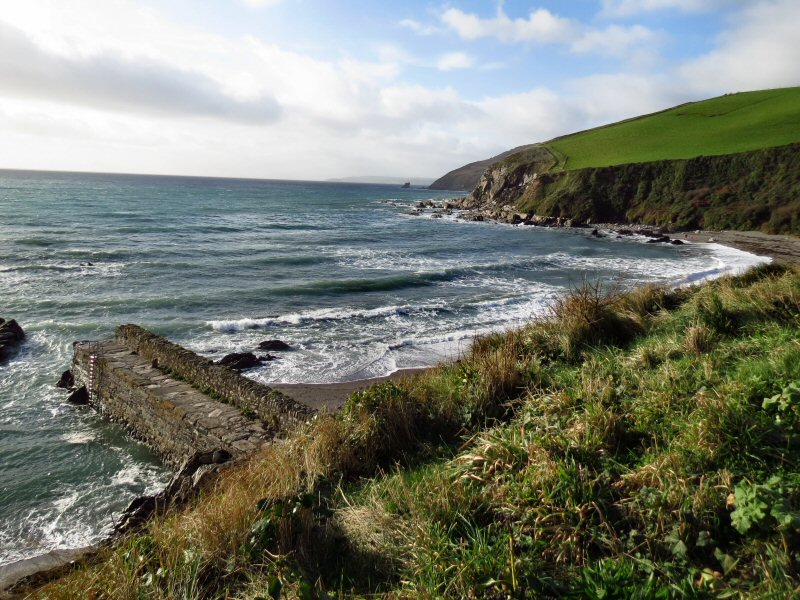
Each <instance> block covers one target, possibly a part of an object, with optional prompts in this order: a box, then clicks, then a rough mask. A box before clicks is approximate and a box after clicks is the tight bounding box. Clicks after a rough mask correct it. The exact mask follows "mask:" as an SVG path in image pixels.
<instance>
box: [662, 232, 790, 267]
mask: <svg viewBox="0 0 800 600" xmlns="http://www.w3.org/2000/svg"><path fill="white" fill-rule="evenodd" d="M669 235H670V237H672V238H674V239H678V240H688V241H690V242H716V243H717V244H722V245H724V246H731V247H732V248H738V249H739V250H744V251H745V252H751V253H753V254H757V255H759V256H769V257H772V259H773V260H774V261H775V262H777V263H783V264H795V265H796V264H800V237H794V236H791V235H770V234H767V233H761V232H760V231H700V232H693V231H687V232H683V233H672V234H669Z"/></svg>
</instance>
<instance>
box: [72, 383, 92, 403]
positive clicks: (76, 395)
mask: <svg viewBox="0 0 800 600" xmlns="http://www.w3.org/2000/svg"><path fill="white" fill-rule="evenodd" d="M67 402H69V403H70V404H76V405H78V406H85V405H86V404H89V391H88V390H87V389H86V386H85V385H84V386H82V387H80V388H78V389H77V390H75V391H74V392H72V393H71V394H70V395H69V398H67Z"/></svg>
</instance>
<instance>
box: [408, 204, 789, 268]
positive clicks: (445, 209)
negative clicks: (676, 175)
mask: <svg viewBox="0 0 800 600" xmlns="http://www.w3.org/2000/svg"><path fill="white" fill-rule="evenodd" d="M468 198H469V197H460V198H452V199H450V200H444V201H442V202H436V201H434V200H428V201H426V202H418V203H417V204H416V205H415V207H414V208H413V209H412V210H411V212H409V213H408V214H409V215H412V216H421V215H423V214H426V212H427V213H428V214H430V216H431V217H432V218H441V217H442V216H444V215H454V216H455V217H456V219H455V220H458V221H464V222H475V221H478V222H490V223H498V224H501V225H511V226H524V227H543V228H546V229H567V230H572V231H582V230H586V229H588V230H590V231H591V230H605V231H607V232H610V233H612V234H616V235H630V234H631V233H638V234H644V235H648V236H651V237H659V236H665V237H667V238H668V239H669V240H670V241H672V240H679V241H687V242H697V243H711V244H714V243H717V244H721V245H723V246H729V247H731V248H735V249H737V250H743V251H745V252H750V253H751V254H755V255H757V256H768V257H770V258H772V259H773V261H775V262H777V263H782V264H790V265H791V264H800V236H793V235H787V234H777V233H763V232H761V231H738V230H733V229H723V230H719V231H714V230H707V229H694V230H690V229H685V230H674V231H673V230H670V229H669V228H667V227H663V226H658V225H645V224H642V223H580V222H577V221H573V220H572V219H565V218H561V217H543V216H539V215H533V214H529V213H519V212H515V209H514V208H513V207H511V206H505V207H503V208H502V209H497V210H494V211H491V210H487V209H485V208H481V207H474V206H469V203H468V202H467V200H468Z"/></svg>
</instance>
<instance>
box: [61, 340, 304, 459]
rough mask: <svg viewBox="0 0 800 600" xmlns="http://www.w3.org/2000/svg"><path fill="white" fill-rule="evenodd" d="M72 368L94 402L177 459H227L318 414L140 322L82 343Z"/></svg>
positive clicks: (157, 449)
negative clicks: (197, 457)
mask: <svg viewBox="0 0 800 600" xmlns="http://www.w3.org/2000/svg"><path fill="white" fill-rule="evenodd" d="M72 372H73V375H74V377H75V384H76V385H77V386H78V387H80V386H85V387H86V390H87V392H88V400H89V403H90V404H91V405H92V406H94V407H95V408H97V409H98V410H99V411H100V412H101V413H103V414H104V415H105V416H107V417H108V418H110V419H111V420H114V421H118V422H121V423H122V424H124V425H125V426H126V427H127V428H128V429H129V431H130V432H131V434H132V435H133V436H134V437H136V438H138V439H140V440H142V441H143V442H145V443H146V444H148V445H149V446H150V447H151V448H153V450H155V452H156V453H158V454H159V455H160V456H161V457H162V458H163V460H164V461H165V462H166V463H167V464H169V465H171V466H173V467H178V466H180V465H182V464H183V463H184V462H185V461H186V460H188V459H190V458H191V457H193V456H198V455H203V456H206V457H208V462H224V460H227V458H228V457H233V458H236V457H238V456H242V455H245V454H249V453H251V452H253V451H254V450H256V449H257V448H259V447H260V446H262V445H263V444H265V443H268V442H269V441H270V440H272V439H273V438H275V437H276V436H280V435H281V434H283V433H284V432H285V431H287V430H288V429H290V428H292V427H293V426H295V425H297V424H299V423H302V422H305V421H307V420H309V419H310V418H312V417H313V416H314V414H315V411H313V410H312V409H311V408H309V407H307V406H305V405H303V404H300V403H298V402H295V401H294V400H292V399H291V398H289V397H288V396H285V395H284V394H281V393H280V392H278V391H276V390H273V389H271V388H269V387H267V386H265V385H262V384H259V383H257V382H255V381H252V380H250V379H247V378H246V377H244V376H242V375H240V374H239V373H237V372H235V371H232V370H231V369H228V368H227V367H223V366H220V365H216V364H214V363H213V362H211V361H210V360H208V359H205V358H203V357H201V356H199V355H197V354H195V353H194V352H191V351H190V350H187V349H185V348H182V347H181V346H178V345H177V344H173V343H171V342H169V341H168V340H166V339H164V338H162V337H160V336H157V335H155V334H153V333H151V332H149V331H147V330H145V329H142V328H141V327H137V326H135V325H123V326H120V327H118V328H117V331H116V336H115V338H114V339H112V340H104V341H99V342H78V343H76V344H75V352H74V357H73V364H72ZM215 453H216V454H215ZM211 457H213V458H214V459H213V461H212V460H211Z"/></svg>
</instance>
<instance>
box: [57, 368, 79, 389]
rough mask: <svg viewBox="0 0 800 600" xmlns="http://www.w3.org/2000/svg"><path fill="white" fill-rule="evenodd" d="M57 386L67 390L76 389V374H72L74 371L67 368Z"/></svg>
mask: <svg viewBox="0 0 800 600" xmlns="http://www.w3.org/2000/svg"><path fill="white" fill-rule="evenodd" d="M56 387H59V388H62V389H65V390H72V389H75V376H74V375H73V374H72V371H70V370H69V369H67V370H66V371H64V372H63V373H62V374H61V379H59V380H58V383H57V384H56Z"/></svg>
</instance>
